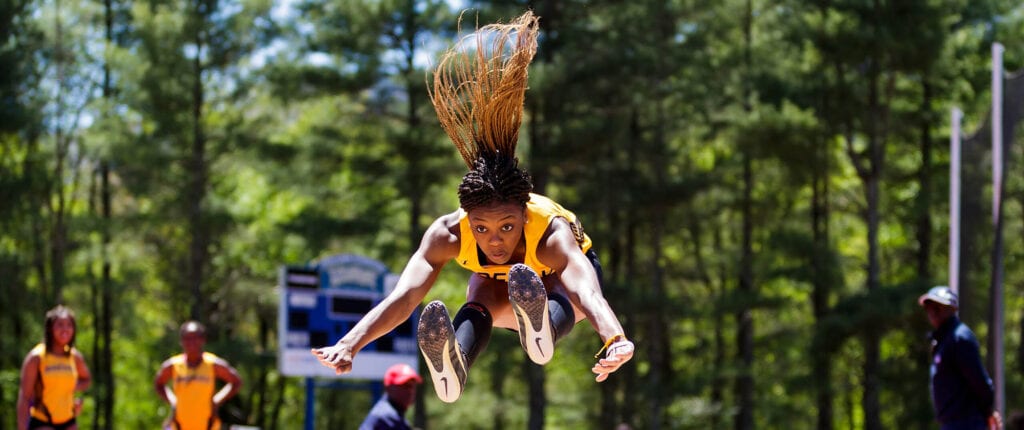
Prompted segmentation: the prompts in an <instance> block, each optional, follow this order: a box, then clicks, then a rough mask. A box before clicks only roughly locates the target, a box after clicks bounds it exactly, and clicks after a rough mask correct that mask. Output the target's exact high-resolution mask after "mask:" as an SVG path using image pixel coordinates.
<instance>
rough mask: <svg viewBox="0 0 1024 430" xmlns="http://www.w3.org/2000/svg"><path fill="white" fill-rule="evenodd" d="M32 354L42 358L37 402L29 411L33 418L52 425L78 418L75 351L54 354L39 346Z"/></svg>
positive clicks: (37, 384) (33, 349)
mask: <svg viewBox="0 0 1024 430" xmlns="http://www.w3.org/2000/svg"><path fill="white" fill-rule="evenodd" d="M30 354H37V355H39V379H38V382H37V383H36V399H35V402H34V403H33V404H32V406H31V407H30V409H29V410H30V411H31V413H32V416H33V417H35V418H36V419H38V420H40V421H43V422H47V423H51V424H63V423H66V422H68V421H70V420H71V419H72V418H74V417H75V386H76V385H78V366H76V365H75V349H74V348H71V352H70V353H68V354H67V355H57V354H51V353H49V352H46V346H45V345H43V344H42V343H40V344H38V345H36V346H35V347H34V348H32V352H30Z"/></svg>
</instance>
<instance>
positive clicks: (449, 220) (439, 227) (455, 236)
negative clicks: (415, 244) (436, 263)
mask: <svg viewBox="0 0 1024 430" xmlns="http://www.w3.org/2000/svg"><path fill="white" fill-rule="evenodd" d="M460 215H461V210H456V211H454V212H452V213H448V214H445V215H441V216H440V217H438V218H437V219H435V220H434V222H432V223H431V224H430V227H427V231H426V233H424V234H423V241H422V242H421V243H420V248H421V249H424V250H427V251H429V252H430V254H433V255H436V256H438V257H441V258H454V257H455V256H456V255H458V254H459V244H460V242H459V217H460ZM438 252H439V253H440V254H435V253H438Z"/></svg>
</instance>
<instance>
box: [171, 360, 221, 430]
mask: <svg viewBox="0 0 1024 430" xmlns="http://www.w3.org/2000/svg"><path fill="white" fill-rule="evenodd" d="M216 360H217V356H216V355H213V354H211V353H209V352H204V353H203V360H202V361H201V362H200V363H199V365H197V366H194V367H191V366H189V365H188V360H187V359H186V358H185V354H178V355H175V356H174V357H171V381H172V383H171V389H172V390H174V397H177V398H178V403H177V406H176V407H175V408H174V424H175V427H174V428H175V429H177V430H200V429H202V430H207V429H211V430H212V429H219V428H220V420H219V419H218V418H217V417H216V416H214V411H213V394H214V393H215V391H214V390H215V388H216V382H217V375H216V373H215V372H214V369H213V363H214V362H215V361H216Z"/></svg>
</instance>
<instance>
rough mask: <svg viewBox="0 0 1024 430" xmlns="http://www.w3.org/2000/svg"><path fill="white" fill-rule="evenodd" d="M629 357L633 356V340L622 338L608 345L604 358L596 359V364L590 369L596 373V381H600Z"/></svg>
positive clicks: (617, 368)
mask: <svg viewBox="0 0 1024 430" xmlns="http://www.w3.org/2000/svg"><path fill="white" fill-rule="evenodd" d="M631 358H633V342H630V341H628V340H626V339H623V340H620V341H618V342H615V343H613V344H611V345H609V346H608V349H607V350H606V351H605V354H604V358H602V359H600V360H597V364H595V365H594V368H593V369H590V371H591V372H594V374H596V375H597V378H596V379H597V382H602V381H604V380H605V379H608V375H610V374H611V373H612V372H614V371H616V370H619V367H621V366H622V365H623V364H626V362H627V361H629V360H630V359H631Z"/></svg>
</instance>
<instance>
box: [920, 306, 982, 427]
mask: <svg viewBox="0 0 1024 430" xmlns="http://www.w3.org/2000/svg"><path fill="white" fill-rule="evenodd" d="M929 373H930V374H931V382H930V384H929V385H930V386H931V392H932V406H933V407H934V408H935V418H936V419H938V420H939V422H940V423H942V424H943V428H969V427H966V426H963V427H962V426H960V425H958V423H964V424H966V423H968V422H971V423H977V422H979V420H980V422H982V423H983V422H984V421H985V419H986V418H987V417H988V416H989V415H991V414H992V404H993V400H994V397H995V393H994V391H993V389H992V379H991V378H989V376H988V373H987V372H986V371H985V366H983V365H982V364H981V353H980V352H979V348H978V339H977V338H975V337H974V333H973V332H971V329H970V328H968V327H967V325H965V324H964V323H962V322H960V319H959V318H957V317H956V316H952V317H950V318H949V319H947V320H946V321H944V322H943V323H942V325H941V326H939V328H938V330H935V332H933V333H932V363H931V369H930V372H929ZM970 427H974V426H973V425H971V426H970Z"/></svg>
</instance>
